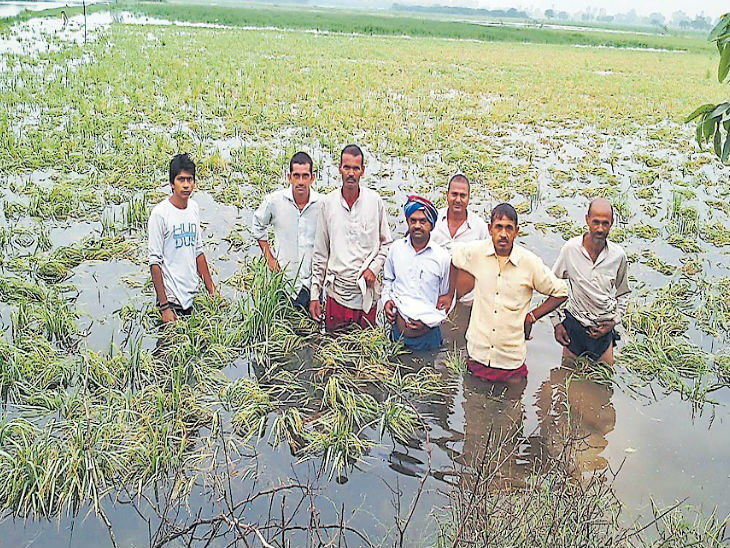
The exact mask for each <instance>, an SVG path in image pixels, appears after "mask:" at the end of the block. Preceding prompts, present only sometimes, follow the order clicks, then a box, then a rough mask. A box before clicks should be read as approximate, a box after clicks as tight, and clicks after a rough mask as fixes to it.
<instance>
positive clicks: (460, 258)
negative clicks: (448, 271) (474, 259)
mask: <svg viewBox="0 0 730 548" xmlns="http://www.w3.org/2000/svg"><path fill="white" fill-rule="evenodd" d="M470 256H471V252H470V248H469V244H454V247H453V249H452V255H451V262H452V263H454V266H455V267H456V268H460V269H462V270H466V271H467V272H469V263H470V262H471V261H470V260H469V258H470Z"/></svg>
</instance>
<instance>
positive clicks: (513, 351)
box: [452, 240, 568, 369]
mask: <svg viewBox="0 0 730 548" xmlns="http://www.w3.org/2000/svg"><path fill="white" fill-rule="evenodd" d="M452 262H453V263H454V265H455V266H456V267H458V268H461V269H463V270H466V271H467V272H469V273H470V274H471V275H472V276H474V278H475V283H474V306H473V307H472V311H471V318H470V320H469V328H468V329H467V331H466V340H467V350H468V352H469V356H470V357H471V358H472V359H474V360H477V361H478V362H481V363H483V364H484V365H488V366H490V367H496V368H500V369H517V368H519V367H520V366H521V365H522V364H523V363H525V357H526V356H527V344H526V341H525V332H524V323H525V316H526V315H527V312H528V311H529V308H530V301H531V300H532V293H533V291H538V292H539V293H542V294H543V295H548V296H551V297H566V296H567V295H568V287H567V285H566V284H565V282H564V281H563V280H560V279H558V278H557V277H556V276H555V274H553V272H552V271H551V270H550V269H549V268H548V267H547V266H546V265H545V263H543V262H542V259H540V257H538V256H537V255H535V254H534V253H532V252H531V251H528V250H527V249H525V248H524V247H522V246H520V245H518V244H515V245H514V247H513V248H512V253H511V254H510V256H509V260H508V261H507V262H506V263H505V265H504V267H503V268H502V269H500V266H499V260H498V259H497V255H496V253H495V251H494V245H493V244H492V240H482V241H478V242H471V243H468V244H457V245H455V246H454V250H453V256H452Z"/></svg>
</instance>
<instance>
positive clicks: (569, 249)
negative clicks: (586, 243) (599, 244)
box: [550, 236, 631, 327]
mask: <svg viewBox="0 0 730 548" xmlns="http://www.w3.org/2000/svg"><path fill="white" fill-rule="evenodd" d="M553 272H554V273H555V275H556V276H557V277H558V278H563V279H567V280H568V285H569V287H570V291H569V294H568V301H567V302H566V303H565V308H566V310H568V312H570V313H571V314H572V315H573V316H574V317H575V319H576V320H578V321H579V322H580V323H581V324H583V326H585V327H589V326H592V325H596V323H597V322H599V321H601V320H613V321H614V322H616V323H617V324H618V323H620V322H621V319H622V318H623V316H624V314H625V313H626V306H627V305H628V300H629V293H630V292H631V290H630V289H629V283H628V261H627V259H626V253H625V252H624V250H623V248H622V247H621V246H620V245H618V244H617V243H614V242H611V241H607V242H606V247H604V248H603V250H602V251H601V253H599V255H598V257H597V258H596V262H595V263H594V262H593V260H592V259H591V256H590V255H589V254H588V251H587V250H586V248H585V247H583V236H576V237H575V238H571V239H570V240H568V241H567V242H565V245H563V248H562V249H561V250H560V255H558V259H557V260H556V261H555V265H554V266H553ZM550 319H551V320H552V322H553V324H554V325H557V324H558V323H560V322H562V321H563V319H564V317H563V315H562V314H561V313H560V311H559V310H556V311H555V312H553V314H551V317H550Z"/></svg>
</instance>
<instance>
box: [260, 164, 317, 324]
mask: <svg viewBox="0 0 730 548" xmlns="http://www.w3.org/2000/svg"><path fill="white" fill-rule="evenodd" d="M288 178H289V184H290V187H289V188H285V189H282V190H277V191H275V192H272V193H271V194H269V195H268V196H266V198H264V201H263V202H262V203H261V205H260V206H259V208H258V209H257V210H256V212H255V213H254V215H253V220H252V222H251V225H252V232H253V235H254V238H256V240H258V243H259V247H260V248H261V251H262V252H263V254H264V258H265V259H266V264H267V265H268V267H269V270H271V271H272V272H278V271H279V270H281V269H282V268H284V270H285V271H286V275H287V277H288V278H289V279H290V280H291V281H292V282H294V299H293V302H294V305H295V306H299V307H301V308H304V309H305V310H307V309H308V308H309V301H310V298H309V285H310V283H311V278H312V248H313V247H314V234H315V232H316V230H317V220H318V219H319V206H320V203H319V200H320V195H319V194H318V193H317V192H315V191H314V190H312V188H311V187H312V183H313V182H314V178H315V177H314V169H313V165H312V158H311V157H310V156H309V154H307V153H306V152H297V153H296V154H295V155H294V156H292V158H291V160H289V176H288ZM270 226H273V229H274V238H275V241H276V250H275V251H272V249H271V246H270V245H269V237H268V230H269V227H270Z"/></svg>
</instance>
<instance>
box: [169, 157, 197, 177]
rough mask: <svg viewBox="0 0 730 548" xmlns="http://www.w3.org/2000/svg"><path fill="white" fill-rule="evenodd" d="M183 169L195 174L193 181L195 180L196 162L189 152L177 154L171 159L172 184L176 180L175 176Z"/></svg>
mask: <svg viewBox="0 0 730 548" xmlns="http://www.w3.org/2000/svg"><path fill="white" fill-rule="evenodd" d="M181 171H187V172H188V173H190V175H192V176H193V181H194V180H195V162H193V160H192V159H191V158H190V156H188V154H187V153H185V154H175V156H173V157H172V160H170V184H172V183H174V182H175V177H177V176H178V175H179V174H180V172H181Z"/></svg>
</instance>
